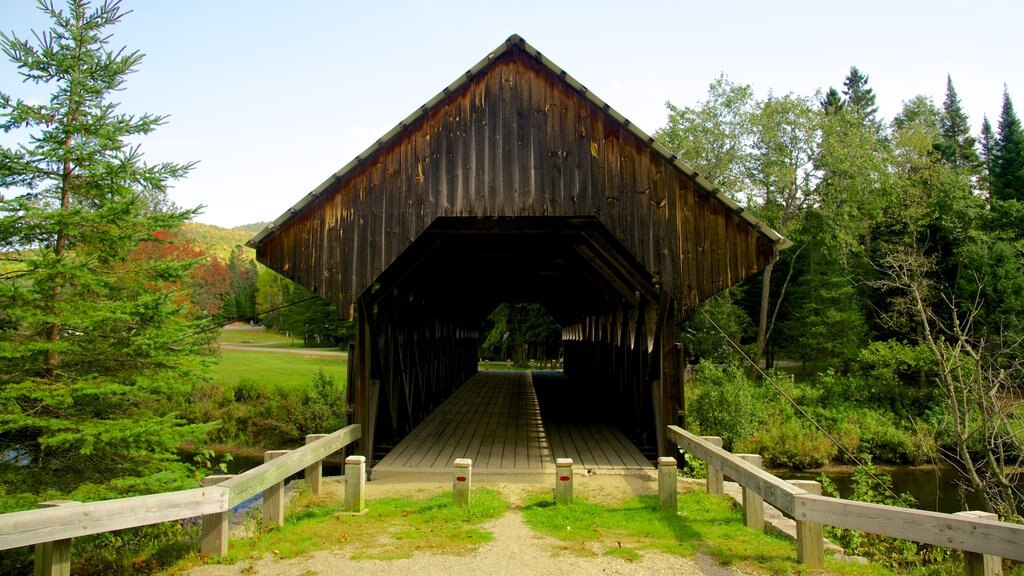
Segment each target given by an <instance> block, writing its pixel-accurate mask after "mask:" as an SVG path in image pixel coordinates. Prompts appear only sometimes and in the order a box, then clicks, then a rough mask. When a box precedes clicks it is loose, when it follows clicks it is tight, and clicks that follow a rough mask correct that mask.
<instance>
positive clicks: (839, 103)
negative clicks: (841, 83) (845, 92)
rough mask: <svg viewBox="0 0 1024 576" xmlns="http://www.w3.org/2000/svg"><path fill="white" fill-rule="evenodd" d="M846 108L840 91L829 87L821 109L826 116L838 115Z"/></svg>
mask: <svg viewBox="0 0 1024 576" xmlns="http://www.w3.org/2000/svg"><path fill="white" fill-rule="evenodd" d="M845 107H846V101H845V100H843V97H842V96H841V95H840V94H839V90H836V89H835V88H832V87H829V89H828V92H826V93H825V97H824V98H822V99H821V109H822V110H824V111H825V113H826V114H838V113H840V112H842V111H843V109H844V108H845Z"/></svg>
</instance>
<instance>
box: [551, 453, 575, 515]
mask: <svg viewBox="0 0 1024 576" xmlns="http://www.w3.org/2000/svg"><path fill="white" fill-rule="evenodd" d="M555 503H556V504H572V458H556V459H555Z"/></svg>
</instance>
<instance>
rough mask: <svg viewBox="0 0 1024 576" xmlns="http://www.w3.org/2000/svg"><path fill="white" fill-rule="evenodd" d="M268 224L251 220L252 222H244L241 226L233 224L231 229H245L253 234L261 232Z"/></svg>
mask: <svg viewBox="0 0 1024 576" xmlns="http://www.w3.org/2000/svg"><path fill="white" fill-rule="evenodd" d="M269 225H270V222H253V223H252V224H244V225H242V226H235V227H234V228H232V230H245V231H246V232H252V234H253V235H254V236H255V235H256V234H257V233H259V232H262V231H263V229H264V228H266V227H267V226H269Z"/></svg>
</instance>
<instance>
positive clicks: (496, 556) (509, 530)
mask: <svg viewBox="0 0 1024 576" xmlns="http://www.w3.org/2000/svg"><path fill="white" fill-rule="evenodd" d="M539 479H540V478H539V477H537V476H521V477H520V476H515V477H512V476H507V477H502V478H500V479H496V481H494V482H481V483H479V484H478V486H480V487H487V488H493V489H496V490H498V491H499V492H501V493H502V495H503V496H504V497H505V498H506V500H508V501H509V502H510V504H512V506H513V509H511V510H509V511H508V512H507V513H506V514H505V515H504V516H502V517H501V518H499V519H497V520H495V521H493V522H490V523H488V524H485V525H483V526H481V528H483V529H485V530H489V531H491V532H493V533H494V540H492V541H491V542H489V543H487V544H484V545H482V546H480V548H478V549H477V550H476V551H475V552H474V553H472V554H470V555H468V556H443V555H435V554H429V553H417V554H415V555H414V556H413V557H411V558H407V559H401V560H352V559H350V558H349V557H348V553H346V552H343V551H336V550H331V551H323V552H315V553H313V554H307V555H305V556H301V557H299V558H292V559H288V560H277V559H275V558H272V557H266V558H263V559H261V560H258V561H254V562H242V563H239V564H233V565H227V566H220V565H209V566H201V567H197V568H194V569H192V570H190V571H188V572H187V573H186V574H188V575H189V576H222V575H223V576H226V575H229V574H230V575H234V574H240V573H243V574H253V575H265V576H271V575H274V576H277V575H281V576H314V575H323V576H326V575H329V574H331V575H333V574H359V575H360V576H373V575H385V574H386V575H395V576H405V575H408V576H421V575H431V576H435V575H452V576H455V575H458V576H469V575H476V574H479V575H487V576H491V575H495V576H501V575H510V576H511V575H516V576H518V575H522V574H537V575H552V576H556V575H557V576H584V575H587V576H589V575H591V574H608V575H640V574H673V575H678V576H737V575H738V574H740V573H739V572H737V571H736V570H734V569H732V568H723V567H721V566H719V565H718V564H717V563H716V562H715V561H714V560H713V559H711V558H709V557H706V556H703V555H697V557H696V558H683V557H680V556H674V555H671V554H665V553H663V552H658V551H654V550H644V551H641V556H642V557H641V559H640V560H639V561H628V560H624V559H622V558H617V557H613V556H603V555H595V556H587V557H581V556H577V555H575V554H572V553H569V552H566V551H565V550H564V547H565V544H564V543H563V542H561V541H560V540H557V539H555V538H552V537H550V536H546V535H543V534H538V533H536V532H534V531H532V530H530V528H529V527H528V526H527V525H526V523H525V522H524V520H523V515H522V513H521V512H520V511H519V510H517V509H515V507H517V506H520V505H522V502H523V499H524V498H525V497H526V496H527V495H528V494H531V493H533V492H535V491H536V489H537V483H536V482H537V480H539ZM422 480H426V481H419V482H410V481H408V476H405V477H402V476H399V477H397V478H387V477H384V478H380V479H378V480H376V481H373V482H369V483H368V484H367V498H368V500H371V501H372V499H373V498H377V497H382V496H383V495H385V494H387V495H389V496H412V497H422V496H424V495H427V494H431V493H437V492H438V491H440V490H444V489H445V486H444V485H443V484H442V485H441V486H439V485H438V483H437V482H436V481H434V479H430V480H427V479H426V478H423V479H422ZM438 480H440V478H438ZM543 480H544V481H545V483H546V480H547V478H544V479H543ZM654 480H655V479H654V476H653V475H650V474H644V475H640V476H637V475H618V476H591V477H582V478H579V479H578V480H577V482H576V493H577V494H578V495H580V496H584V497H586V498H587V499H588V500H591V501H596V502H602V501H607V502H614V501H619V500H621V499H623V498H626V497H629V496H630V495H634V494H652V493H656V486H655V484H654ZM332 484H333V482H332ZM342 486H343V484H339V485H338V486H331V490H332V491H333V490H337V489H339V488H341V487H342Z"/></svg>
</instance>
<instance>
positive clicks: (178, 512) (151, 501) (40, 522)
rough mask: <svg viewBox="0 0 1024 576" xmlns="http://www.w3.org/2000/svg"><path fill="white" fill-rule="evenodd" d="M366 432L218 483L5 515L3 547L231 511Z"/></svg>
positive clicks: (326, 439)
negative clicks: (189, 488)
mask: <svg viewBox="0 0 1024 576" xmlns="http://www.w3.org/2000/svg"><path fill="white" fill-rule="evenodd" d="M360 436H361V429H360V426H359V425H358V424H353V425H351V426H347V427H345V428H342V429H341V430H338V431H337V432H334V433H333V434H327V435H323V436H322V437H320V438H318V439H315V440H313V441H312V442H310V443H308V444H306V445H305V446H303V447H301V448H298V449H295V450H291V451H289V452H288V453H287V454H285V455H283V456H280V457H279V458H275V459H274V460H271V461H269V462H266V463H264V464H263V465H261V466H257V467H256V468H253V469H252V470H249V471H246V472H244V473H242V474H239V475H237V476H233V477H231V478H230V479H228V480H225V481H223V482H220V483H218V484H216V485H213V486H206V487H203V488H194V489H192V490H180V491H177V492H166V493H163V494H149V495H146V496H133V497H131V498H118V499H116V500H103V501H99V502H87V503H84V504H80V503H67V504H64V505H62V506H56V507H51V508H42V509H39V510H25V511H22V512H12V513H9V514H0V550H7V549H9V548H18V547H21V546H32V545H35V544H47V543H50V542H55V541H61V540H67V539H70V538H78V537H80V536H88V535H91V534H100V533H103V532H111V531H114V530H123V529H125V528H138V527H140V526H147V525H150V524H159V523H161V522H172V521H175V520H181V519H184V518H192V517H196V516H209V515H213V514H221V513H224V512H228V511H230V510H231V509H232V508H233V507H235V506H237V505H238V504H240V503H242V502H244V501H245V500H247V499H249V498H251V497H252V496H255V495H256V494H259V493H260V492H263V491H264V490H266V489H267V488H269V487H271V486H274V485H276V484H278V483H280V482H282V481H284V479H285V478H287V477H289V476H291V475H292V474H295V473H297V472H299V471H301V470H303V469H305V468H307V467H310V466H314V465H316V464H318V463H320V462H322V461H323V460H324V458H326V457H327V456H330V455H331V454H333V453H335V452H337V451H338V450H341V449H342V448H344V447H345V446H348V445H349V444H351V443H352V442H354V441H356V440H358V439H359V437H360Z"/></svg>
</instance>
